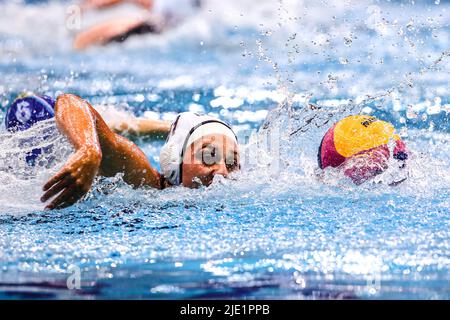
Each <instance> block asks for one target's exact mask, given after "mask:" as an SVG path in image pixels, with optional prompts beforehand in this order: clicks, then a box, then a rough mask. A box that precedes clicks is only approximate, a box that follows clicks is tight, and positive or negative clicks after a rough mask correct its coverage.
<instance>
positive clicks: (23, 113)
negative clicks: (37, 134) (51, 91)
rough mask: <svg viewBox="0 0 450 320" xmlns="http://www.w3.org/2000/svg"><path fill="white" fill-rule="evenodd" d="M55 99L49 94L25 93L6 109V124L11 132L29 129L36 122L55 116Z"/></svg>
mask: <svg viewBox="0 0 450 320" xmlns="http://www.w3.org/2000/svg"><path fill="white" fill-rule="evenodd" d="M54 107H55V101H54V100H53V99H52V98H50V97H48V96H38V95H35V94H32V93H24V94H21V95H20V96H18V97H17V98H16V99H15V100H14V101H13V103H12V104H11V105H10V106H9V108H8V110H7V111H6V116H5V125H6V129H7V130H8V131H11V132H15V131H23V130H27V129H29V128H30V127H31V126H33V125H34V124H35V123H37V122H39V121H43V120H47V119H50V118H53V117H54V115H55V112H54Z"/></svg>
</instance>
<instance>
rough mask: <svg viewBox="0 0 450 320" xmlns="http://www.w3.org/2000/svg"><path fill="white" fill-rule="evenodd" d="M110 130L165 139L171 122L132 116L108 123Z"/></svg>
mask: <svg viewBox="0 0 450 320" xmlns="http://www.w3.org/2000/svg"><path fill="white" fill-rule="evenodd" d="M108 125H109V127H110V128H111V130H113V131H115V132H118V133H126V134H130V135H133V136H149V137H152V138H157V139H165V138H166V137H167V135H168V134H169V131H170V126H171V123H170V122H167V121H161V120H152V119H144V118H136V117H132V118H129V119H122V120H119V121H114V122H111V123H108Z"/></svg>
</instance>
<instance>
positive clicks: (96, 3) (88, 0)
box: [81, 0, 153, 10]
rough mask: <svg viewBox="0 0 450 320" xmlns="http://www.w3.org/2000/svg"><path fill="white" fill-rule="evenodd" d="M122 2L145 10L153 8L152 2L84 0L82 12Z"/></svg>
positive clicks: (136, 0)
mask: <svg viewBox="0 0 450 320" xmlns="http://www.w3.org/2000/svg"><path fill="white" fill-rule="evenodd" d="M123 2H131V3H135V4H137V5H139V6H141V7H143V8H145V9H151V8H152V7H153V0H85V1H83V2H82V4H81V8H82V10H89V9H102V8H107V7H111V6H114V5H117V4H120V3H123Z"/></svg>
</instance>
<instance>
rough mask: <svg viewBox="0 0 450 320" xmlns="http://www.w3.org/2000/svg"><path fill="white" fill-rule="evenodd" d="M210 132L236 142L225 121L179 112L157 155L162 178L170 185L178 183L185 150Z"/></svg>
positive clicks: (179, 182)
mask: <svg viewBox="0 0 450 320" xmlns="http://www.w3.org/2000/svg"><path fill="white" fill-rule="evenodd" d="M210 134H221V135H225V136H227V137H229V138H230V139H232V140H233V141H236V143H237V137H236V134H235V133H234V132H233V130H232V129H231V128H230V127H229V126H228V125H227V124H226V123H224V122H222V121H220V120H218V119H215V118H213V117H210V116H205V115H199V114H196V113H192V112H183V113H180V114H179V115H178V117H177V118H176V119H175V121H174V122H173V123H172V127H171V128H170V133H169V136H168V137H167V140H166V144H165V145H164V146H163V147H162V149H161V154H160V156H159V162H160V164H161V171H162V174H163V175H164V178H165V179H167V180H168V181H169V182H170V183H171V184H172V185H180V184H181V179H182V177H181V169H182V165H183V157H184V152H185V150H186V149H187V147H189V146H190V145H191V144H192V143H194V142H195V141H196V140H198V139H200V138H201V137H204V136H206V135H210Z"/></svg>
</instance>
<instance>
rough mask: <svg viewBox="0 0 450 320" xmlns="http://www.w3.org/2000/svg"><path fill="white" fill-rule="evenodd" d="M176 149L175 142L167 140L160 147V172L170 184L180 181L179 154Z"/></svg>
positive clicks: (176, 183)
mask: <svg viewBox="0 0 450 320" xmlns="http://www.w3.org/2000/svg"><path fill="white" fill-rule="evenodd" d="M178 149H179V147H178V146H177V144H176V143H174V142H168V143H166V144H165V145H164V146H163V147H162V148H161V153H160V156H159V161H160V165H161V171H162V174H163V176H164V178H165V179H167V180H168V181H169V182H170V183H171V184H172V185H178V184H180V182H181V181H180V180H181V177H179V170H178V168H179V166H180V164H181V155H180V153H179V150H178Z"/></svg>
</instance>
